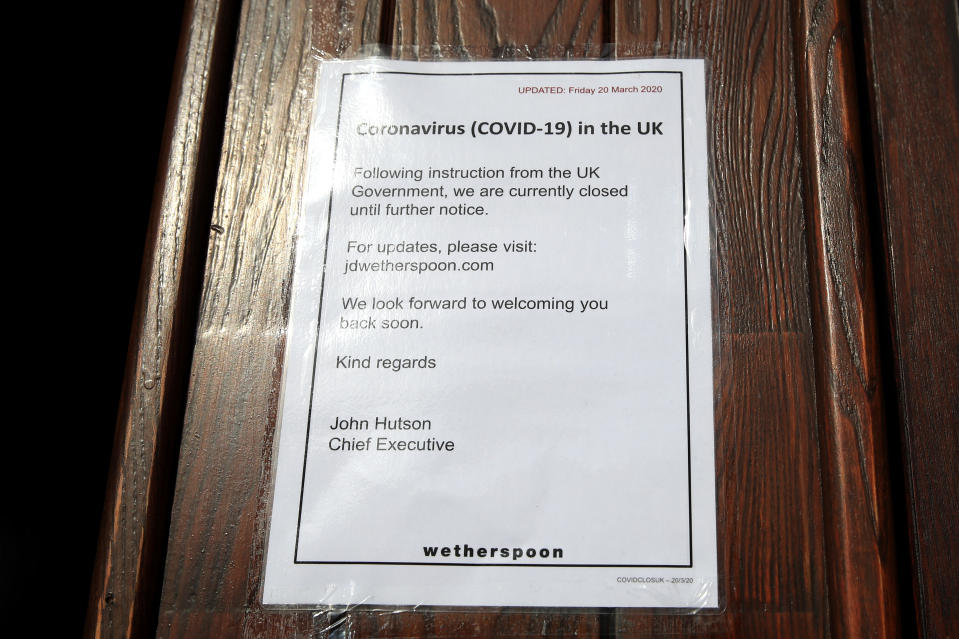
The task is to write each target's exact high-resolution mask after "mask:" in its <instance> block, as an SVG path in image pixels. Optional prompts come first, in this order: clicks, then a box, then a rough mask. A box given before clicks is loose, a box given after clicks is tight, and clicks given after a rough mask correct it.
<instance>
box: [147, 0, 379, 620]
mask: <svg viewBox="0 0 959 639" xmlns="http://www.w3.org/2000/svg"><path fill="white" fill-rule="evenodd" d="M366 4H367V3H366V2H363V1H360V0H357V1H355V2H354V1H352V0H343V1H342V2H339V3H336V6H335V7H332V8H333V9H335V11H326V10H325V7H320V10H319V11H317V12H316V18H317V20H318V21H319V22H320V23H321V24H320V29H319V33H320V35H321V36H322V37H321V38H320V39H314V38H313V37H312V36H313V29H314V20H313V18H314V13H313V11H312V10H311V7H310V6H309V4H308V3H307V2H305V1H303V2H289V3H275V2H268V1H262V0H252V1H248V2H245V3H244V4H243V10H242V14H241V16H240V24H239V31H238V35H237V47H236V55H235V58H234V66H233V75H232V85H231V86H232V88H231V93H230V97H229V107H228V111H227V114H226V130H225V133H224V140H223V148H222V154H221V158H220V174H219V180H218V185H217V191H216V198H215V202H214V209H213V220H212V222H213V224H212V226H211V230H210V235H209V248H208V251H207V256H206V276H205V281H204V283H203V290H202V293H203V296H202V301H201V307H200V313H199V325H198V328H197V336H196V345H195V348H194V355H193V368H192V372H191V383H190V391H189V397H188V402H187V407H186V417H185V420H184V427H183V438H182V445H181V449H180V462H179V468H178V471H177V488H176V494H175V498H174V502H173V513H172V521H171V526H170V537H169V548H168V552H167V559H166V570H165V580H164V584H163V595H162V600H161V604H160V616H159V625H158V628H157V635H158V636H160V637H189V638H194V637H240V636H246V637H284V638H288V637H296V636H315V632H316V630H317V624H322V623H323V619H322V618H313V616H312V615H311V614H310V613H309V612H303V613H292V614H285V615H266V614H264V613H263V612H262V610H261V609H260V607H259V606H258V603H257V601H258V597H259V587H260V580H261V578H262V562H263V551H264V548H263V545H264V538H263V530H264V527H265V524H266V520H265V517H266V516H265V511H266V504H267V502H268V491H269V484H270V477H271V464H272V453H273V427H274V424H275V415H276V400H277V394H278V392H279V380H280V368H279V367H280V362H281V361H282V353H283V348H284V333H285V328H286V318H287V307H288V304H289V290H288V287H289V283H290V276H291V269H292V256H293V244H292V240H293V231H294V221H295V219H296V215H297V213H298V211H299V202H300V186H301V181H302V180H301V178H302V171H303V165H304V159H305V153H304V150H305V142H306V132H307V127H308V123H309V115H310V105H311V102H312V100H311V98H312V87H313V81H314V74H315V69H316V59H315V57H314V51H323V52H329V51H333V52H338V53H339V54H341V55H349V54H350V52H351V51H353V50H355V49H357V48H358V47H359V46H360V45H361V44H362V43H363V41H362V38H363V37H364V35H363V34H364V30H363V29H362V28H360V25H358V24H357V23H355V22H354V23H352V24H351V23H349V21H348V20H349V19H355V17H356V16H365V15H366ZM374 13H375V12H374ZM377 15H378V14H377ZM344 16H346V18H347V21H346V22H344ZM327 23H329V24H330V27H329V28H326V27H324V26H323V25H324V24H327ZM371 31H372V32H374V33H376V32H378V28H372V29H371Z"/></svg>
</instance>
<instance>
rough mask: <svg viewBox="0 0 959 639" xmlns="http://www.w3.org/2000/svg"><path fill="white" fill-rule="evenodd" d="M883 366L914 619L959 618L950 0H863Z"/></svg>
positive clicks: (956, 46)
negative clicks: (899, 469)
mask: <svg viewBox="0 0 959 639" xmlns="http://www.w3.org/2000/svg"><path fill="white" fill-rule="evenodd" d="M862 19H863V29H864V32H865V58H866V69H865V72H866V74H867V78H868V87H869V96H868V98H869V105H870V107H871V109H870V111H871V114H870V115H871V120H872V132H871V133H872V146H873V150H874V161H875V172H876V182H877V184H876V189H877V200H878V201H877V204H878V208H879V213H880V218H881V225H880V229H881V232H880V233H879V234H878V243H879V244H880V245H881V246H882V250H883V252H884V255H883V265H882V266H883V268H882V270H883V274H884V278H885V281H886V285H887V289H886V295H887V298H888V300H887V312H888V321H889V332H890V335H891V340H890V341H891V344H890V349H891V365H892V368H893V371H892V372H893V374H894V385H895V388H894V389H890V391H894V394H893V392H890V393H889V397H890V400H892V399H894V400H895V401H896V403H897V412H898V421H899V423H898V433H899V435H898V436H899V438H900V440H901V447H902V454H903V460H904V470H905V482H904V483H905V492H906V499H907V507H908V518H909V522H908V528H909V535H910V539H909V542H910V548H909V555H910V557H911V560H912V572H913V574H912V582H913V583H912V586H913V594H914V596H913V599H914V605H915V613H916V615H915V623H916V626H917V628H918V630H919V632H920V634H921V635H922V636H924V637H954V636H956V635H957V632H959V631H957V630H956V620H957V619H959V588H957V587H956V579H955V574H956V565H957V557H959V515H957V513H959V465H957V464H956V461H955V460H956V457H957V456H959V393H957V390H956V389H957V388H959V381H957V380H959V294H957V292H959V250H957V247H959V172H957V170H956V166H957V161H959V151H957V149H959V5H957V4H956V2H955V0H927V1H923V2H918V1H914V2H908V1H904V0H883V1H881V2H879V1H876V0H865V1H864V2H863V3H862Z"/></svg>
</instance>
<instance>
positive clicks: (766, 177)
mask: <svg viewBox="0 0 959 639" xmlns="http://www.w3.org/2000/svg"><path fill="white" fill-rule="evenodd" d="M616 13H617V16H616V22H615V40H616V50H617V52H618V54H619V55H634V54H637V53H638V54H640V55H644V54H649V53H658V54H670V55H680V56H686V57H705V58H706V59H707V61H708V67H707V74H708V78H707V83H708V87H707V99H708V101H709V104H708V105H707V110H708V114H709V115H708V119H709V124H710V126H711V130H710V132H709V148H710V151H711V157H710V159H709V166H710V173H709V178H710V198H711V204H712V207H713V219H714V232H715V236H716V250H717V261H716V265H715V272H714V278H713V279H714V282H713V300H714V326H715V327H716V330H717V331H718V334H717V337H716V339H717V352H718V356H719V366H718V368H717V369H716V380H715V381H716V402H717V404H716V429H717V430H716V435H717V439H716V461H717V473H718V477H717V498H718V526H719V529H718V533H719V535H718V538H719V546H720V548H719V569H720V584H719V585H720V588H721V589H722V590H721V592H722V593H723V596H724V602H725V603H724V608H725V609H724V611H723V612H721V613H720V614H709V613H707V614H702V615H694V616H687V617H675V616H669V615H654V614H649V613H643V612H636V611H621V612H620V614H619V615H618V617H617V620H616V628H615V629H616V631H617V634H618V636H622V637H633V636H659V635H661V634H663V633H664V632H676V633H681V634H690V635H693V634H695V635H696V636H710V637H713V636H715V637H720V636H721V637H824V636H827V635H828V634H829V625H828V624H829V621H828V615H829V610H828V605H827V585H826V556H825V548H824V539H823V508H822V494H821V487H820V485H821V481H822V469H821V466H820V457H819V441H818V437H817V426H816V393H815V369H814V358H813V340H812V325H811V308H810V300H809V282H808V277H807V270H806V269H807V254H806V241H805V233H804V231H805V219H804V211H803V207H802V194H801V190H800V175H801V173H800V167H801V165H800V148H799V145H798V133H799V132H798V122H797V117H796V105H795V99H796V97H795V96H796V87H795V78H794V75H793V57H792V56H793V49H792V34H791V31H790V13H789V8H788V5H787V4H786V3H775V2H765V1H761V0H752V1H743V2H734V3H731V2H723V1H721V0H716V1H712V2H689V1H679V0H676V1H654V0H622V1H620V2H617V7H616Z"/></svg>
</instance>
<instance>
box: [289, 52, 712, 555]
mask: <svg viewBox="0 0 959 639" xmlns="http://www.w3.org/2000/svg"><path fill="white" fill-rule="evenodd" d="M381 74H382V75H428V76H486V75H524V76H525V75H640V74H664V75H679V109H680V153H681V158H682V159H681V166H682V184H683V198H682V209H683V210H682V214H683V229H685V228H686V113H685V108H686V99H685V95H684V92H683V89H684V85H685V78H684V76H683V72H682V71H609V72H600V71H597V72H562V71H556V72H528V73H519V72H503V73H492V72H490V73H426V72H415V71H355V72H354V71H350V72H346V73H343V74H342V75H341V76H340V97H339V104H338V106H337V113H336V133H335V137H334V143H333V164H332V171H333V172H334V173H335V171H336V156H337V151H338V149H339V137H340V116H341V115H342V111H343V87H344V81H345V79H346V76H351V75H381ZM332 216H333V185H332V184H331V185H330V197H329V202H328V205H327V219H326V238H325V239H324V245H323V273H322V275H321V279H320V304H319V310H318V312H317V320H316V322H317V323H316V341H315V343H314V347H313V370H312V374H311V379H310V403H309V408H308V411H307V420H306V440H305V442H304V448H303V472H302V475H301V478H300V497H299V508H298V511H297V518H296V542H295V544H294V549H293V564H294V565H302V564H306V565H314V564H315V565H365V566H476V567H482V566H490V567H515V568H528V567H536V568H692V567H693V498H692V491H693V483H692V443H691V429H690V408H689V279H688V261H689V254H688V252H687V250H686V243H685V242H683V298H684V300H683V301H684V313H685V328H686V473H687V477H686V483H687V492H688V494H687V504H688V518H689V563H688V564H555V563H553V564H542V563H475V562H428V561H317V560H301V559H298V556H299V549H300V524H301V522H302V518H303V495H304V492H305V486H306V468H307V458H308V455H309V447H310V425H311V421H312V416H313V394H314V390H315V384H316V365H317V359H318V357H319V341H320V326H321V323H322V317H323V295H324V293H325V291H326V258H327V255H328V253H329V242H330V226H331V223H332Z"/></svg>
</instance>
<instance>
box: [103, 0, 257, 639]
mask: <svg viewBox="0 0 959 639" xmlns="http://www.w3.org/2000/svg"><path fill="white" fill-rule="evenodd" d="M237 11H238V3H235V2H231V1H229V0H195V1H194V2H188V3H187V7H186V11H185V13H184V22H183V25H184V26H183V31H182V36H181V40H180V45H179V50H178V53H177V61H176V67H175V68H176V70H175V75H174V80H173V93H172V95H171V97H170V104H169V108H168V117H167V123H166V128H165V132H164V141H163V147H162V150H161V155H160V166H159V169H158V175H157V186H156V190H155V194H154V205H153V210H152V211H151V215H150V221H149V226H148V235H147V243H146V248H145V250H144V262H143V267H142V271H141V276H140V285H139V292H138V296H137V306H136V311H135V316H134V323H133V329H132V333H131V338H130V347H129V352H128V356H127V369H126V375H125V377H124V383H123V389H122V395H121V398H120V411H119V417H118V420H117V428H116V432H115V436H114V444H113V457H112V460H111V468H110V475H109V480H108V484H107V495H106V500H105V505H104V512H103V519H102V524H101V532H100V539H99V543H98V547H97V558H96V563H95V566H94V575H93V583H92V586H91V589H90V601H89V606H88V613H87V623H86V627H85V635H86V636H87V637H115V638H120V637H133V638H138V637H147V636H152V635H153V631H154V626H155V623H156V615H157V605H158V602H159V596H160V584H161V583H162V570H163V556H164V549H165V548H166V540H167V528H168V524H169V513H170V502H171V499H172V492H173V479H174V475H175V473H176V455H177V448H178V445H179V441H180V430H181V426H182V420H183V411H184V405H185V397H186V387H187V379H188V375H189V367H190V357H191V355H192V348H193V331H194V328H195V322H196V312H197V306H198V304H197V302H198V299H199V284H200V281H201V278H202V271H203V260H202V258H203V252H204V250H205V247H206V237H207V234H208V228H209V221H210V203H211V201H212V193H213V184H214V181H215V179H216V160H217V155H218V152H219V144H220V139H221V135H222V130H223V111H224V108H225V100H224V99H223V96H224V95H225V92H226V87H227V82H228V79H227V77H226V75H225V72H226V70H227V69H229V65H230V61H231V58H232V54H233V35H234V33H235V26H236V25H235V16H236V13H237Z"/></svg>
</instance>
